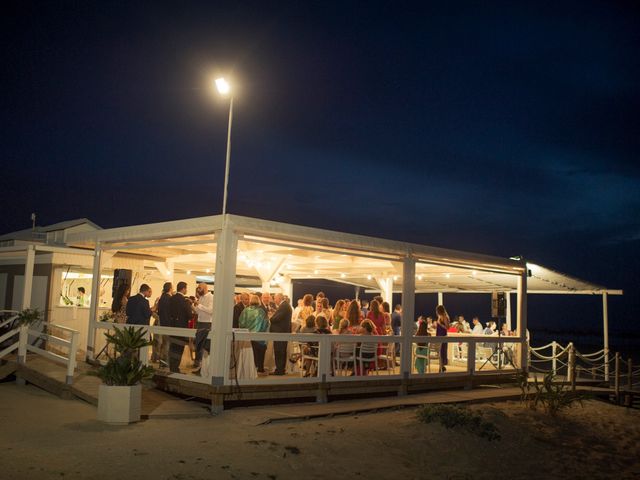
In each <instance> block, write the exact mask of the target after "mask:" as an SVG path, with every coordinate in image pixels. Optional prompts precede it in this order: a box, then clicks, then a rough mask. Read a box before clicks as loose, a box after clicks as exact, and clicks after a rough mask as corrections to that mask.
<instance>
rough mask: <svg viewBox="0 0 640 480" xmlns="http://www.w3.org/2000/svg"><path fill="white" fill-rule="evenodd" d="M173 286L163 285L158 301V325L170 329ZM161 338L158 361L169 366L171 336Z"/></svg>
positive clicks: (166, 283) (167, 283) (168, 283)
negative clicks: (170, 304)
mask: <svg viewBox="0 0 640 480" xmlns="http://www.w3.org/2000/svg"><path fill="white" fill-rule="evenodd" d="M173 293H174V292H173V284H172V283H171V282H165V284H164V285H162V295H160V298H159V299H158V324H159V325H160V326H161V327H168V326H169V324H170V323H171V314H170V311H169V300H170V299H171V296H172V295H173ZM159 337H160V342H159V344H160V348H159V349H160V353H159V355H158V360H159V361H160V362H161V363H165V364H166V365H168V363H169V358H168V356H169V336H168V335H159Z"/></svg>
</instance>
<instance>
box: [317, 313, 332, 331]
mask: <svg viewBox="0 0 640 480" xmlns="http://www.w3.org/2000/svg"><path fill="white" fill-rule="evenodd" d="M315 333H322V334H327V333H328V334H331V330H329V322H328V321H327V318H326V317H325V316H323V315H320V316H319V317H316V332H315Z"/></svg>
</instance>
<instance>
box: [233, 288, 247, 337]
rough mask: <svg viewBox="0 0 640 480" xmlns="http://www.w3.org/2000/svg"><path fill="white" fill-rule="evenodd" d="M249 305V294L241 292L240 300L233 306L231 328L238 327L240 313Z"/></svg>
mask: <svg viewBox="0 0 640 480" xmlns="http://www.w3.org/2000/svg"><path fill="white" fill-rule="evenodd" d="M248 306H249V294H248V293H241V294H240V301H239V302H238V303H236V304H235V305H234V306H233V324H232V326H233V328H238V322H239V321H240V314H241V313H242V311H243V310H244V309H245V308H246V307H248Z"/></svg>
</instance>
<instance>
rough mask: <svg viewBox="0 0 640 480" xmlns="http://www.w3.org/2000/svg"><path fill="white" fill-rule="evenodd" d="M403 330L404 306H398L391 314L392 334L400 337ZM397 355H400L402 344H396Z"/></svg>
mask: <svg viewBox="0 0 640 480" xmlns="http://www.w3.org/2000/svg"><path fill="white" fill-rule="evenodd" d="M401 328H402V305H400V304H398V305H396V306H395V308H394V309H393V313H392V314H391V332H392V333H393V335H395V336H398V335H400V333H401V331H400V329H401ZM396 355H400V343H396Z"/></svg>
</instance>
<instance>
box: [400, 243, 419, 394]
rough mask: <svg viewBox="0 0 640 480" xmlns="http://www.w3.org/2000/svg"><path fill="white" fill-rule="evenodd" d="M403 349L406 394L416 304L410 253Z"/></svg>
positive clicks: (404, 274) (404, 294) (406, 265)
mask: <svg viewBox="0 0 640 480" xmlns="http://www.w3.org/2000/svg"><path fill="white" fill-rule="evenodd" d="M401 303H402V326H401V334H402V350H401V355H400V372H401V375H402V382H403V383H404V388H403V389H402V390H401V391H400V393H401V394H406V393H407V392H406V382H408V380H409V376H410V375H411V352H412V344H411V338H412V337H413V325H414V324H413V318H414V316H415V304H416V261H415V259H414V258H413V257H411V256H410V255H408V256H407V257H405V259H404V262H403V265H402V302H401Z"/></svg>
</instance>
